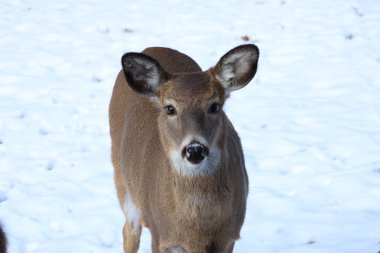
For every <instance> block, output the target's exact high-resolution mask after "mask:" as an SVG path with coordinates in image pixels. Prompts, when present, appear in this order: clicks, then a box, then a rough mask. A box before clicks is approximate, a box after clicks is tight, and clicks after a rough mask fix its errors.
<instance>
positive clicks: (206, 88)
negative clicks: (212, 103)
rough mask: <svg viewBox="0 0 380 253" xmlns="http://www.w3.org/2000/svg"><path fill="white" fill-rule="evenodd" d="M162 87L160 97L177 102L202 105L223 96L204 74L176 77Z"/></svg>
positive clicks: (213, 82)
mask: <svg viewBox="0 0 380 253" xmlns="http://www.w3.org/2000/svg"><path fill="white" fill-rule="evenodd" d="M164 86H165V87H163V89H162V93H161V97H162V98H163V99H170V100H175V101H178V102H185V103H186V102H193V103H202V102H208V101H209V100H210V99H214V98H217V97H219V98H221V97H222V96H223V91H222V89H221V87H220V85H218V84H217V83H216V82H215V80H213V79H212V78H211V77H210V76H209V75H208V74H207V73H204V72H201V73H194V74H185V75H178V76H176V77H174V78H173V79H172V80H170V81H169V82H168V83H167V84H166V85H164Z"/></svg>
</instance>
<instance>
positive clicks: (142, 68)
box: [121, 53, 169, 97]
mask: <svg viewBox="0 0 380 253" xmlns="http://www.w3.org/2000/svg"><path fill="white" fill-rule="evenodd" d="M121 65H122V66H123V71H124V75H125V78H126V79H127V82H128V84H129V86H130V87H131V88H132V89H133V90H135V91H136V92H138V93H140V94H142V95H145V96H150V97H152V96H157V93H158V90H159V88H160V86H161V85H162V84H164V83H165V82H166V81H167V80H168V76H169V74H168V73H167V72H166V71H165V70H164V69H163V68H162V67H161V65H160V64H159V63H158V61H156V60H155V59H153V58H152V57H150V56H147V55H145V54H141V53H126V54H125V55H123V57H122V58H121Z"/></svg>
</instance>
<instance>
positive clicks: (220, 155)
mask: <svg viewBox="0 0 380 253" xmlns="http://www.w3.org/2000/svg"><path fill="white" fill-rule="evenodd" d="M258 58H259V49H258V47H257V46H256V45H254V44H245V45H240V46H238V47H235V48H233V49H232V50H230V51H228V52H227V53H226V54H225V55H224V56H222V57H221V58H220V60H219V61H218V62H217V64H216V65H215V66H214V67H212V68H210V69H208V70H206V71H202V69H201V67H200V66H199V65H198V64H197V63H196V62H195V61H194V60H193V59H192V58H190V57H189V56H187V55H186V54H183V53H181V52H179V51H177V50H174V49H170V48H164V47H150V48H146V49H145V50H143V51H142V52H141V53H136V52H130V53H126V54H124V55H123V56H122V58H121V65H122V70H121V71H120V72H119V74H118V76H117V78H116V82H115V85H114V88H113V92H112V96H111V101H110V105H109V123H110V135H111V156H112V164H113V167H114V182H115V185H116V193H117V197H118V200H119V203H120V206H121V209H122V211H123V213H124V215H125V224H124V226H123V250H124V253H136V252H137V251H138V249H139V244H140V236H141V231H142V228H143V227H146V228H148V229H149V231H150V234H151V240H152V244H151V247H152V252H153V253H231V252H232V251H233V248H234V244H235V241H236V240H238V239H239V238H240V230H241V227H242V225H243V222H244V218H245V212H246V206H247V196H248V175H247V171H246V168H245V162H244V154H243V150H242V145H241V141H240V138H239V136H238V134H237V132H236V131H235V129H234V127H233V125H232V123H231V121H230V120H229V119H228V117H227V115H226V113H225V112H224V111H223V106H224V104H225V101H226V99H227V98H228V97H229V95H230V93H231V92H232V91H235V90H238V89H241V88H243V87H245V86H246V85H247V84H248V83H249V82H250V81H251V80H252V79H253V77H254V76H255V74H256V71H257V63H258Z"/></svg>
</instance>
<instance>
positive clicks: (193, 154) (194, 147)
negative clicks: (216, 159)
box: [183, 142, 208, 164]
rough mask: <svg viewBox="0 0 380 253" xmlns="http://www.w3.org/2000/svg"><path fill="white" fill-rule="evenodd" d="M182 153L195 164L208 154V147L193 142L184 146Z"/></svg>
mask: <svg viewBox="0 0 380 253" xmlns="http://www.w3.org/2000/svg"><path fill="white" fill-rule="evenodd" d="M183 154H184V156H185V157H186V159H187V160H188V161H189V162H191V163H194V164H197V163H200V162H202V160H203V159H204V158H205V157H206V156H207V155H208V148H207V147H206V146H204V145H202V144H200V143H199V142H193V143H191V144H189V145H188V146H186V147H185V149H184V150H183Z"/></svg>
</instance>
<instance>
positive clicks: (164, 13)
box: [0, 0, 380, 253]
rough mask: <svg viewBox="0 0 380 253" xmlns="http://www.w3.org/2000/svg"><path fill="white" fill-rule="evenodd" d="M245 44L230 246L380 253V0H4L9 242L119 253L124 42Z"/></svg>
mask: <svg viewBox="0 0 380 253" xmlns="http://www.w3.org/2000/svg"><path fill="white" fill-rule="evenodd" d="M244 36H245V37H244ZM246 42H249V43H255V44H257V45H258V46H259V47H260V49H261V58H260V61H259V69H258V73H257V76H256V78H255V79H254V81H252V82H251V84H250V85H249V86H248V87H246V88H244V89H243V90H240V91H237V92H235V93H234V94H233V95H232V97H231V98H230V100H229V101H228V103H227V106H226V112H227V114H228V115H229V116H230V119H231V120H232V121H233V122H234V124H235V127H236V129H237V130H238V132H239V134H240V136H241V139H242V143H243V146H244V151H245V156H246V165H247V169H248V172H249V176H250V195H249V202H248V210H247V217H246V222H245V224H244V227H243V229H242V233H241V236H242V238H241V240H240V241H239V242H238V243H237V244H236V247H235V252H240V253H243V252H244V253H251V252H289V253H290V252H291V253H305V252H318V253H336V252H344V253H377V252H378V251H379V250H380V2H379V1H378V0H366V1H362V0H356V1H355V0H341V1H330V0H320V1H314V0H308V1H295V0H268V1H264V0H254V1H237V0H228V1H217V0H214V1H204V0H195V1H180V0H168V1H148V0H141V1H127V0H112V1H95V0H82V1H78V0H64V1H49V0H41V1H33V0H2V1H0V221H1V223H2V224H3V226H4V228H5V230H6V231H7V234H8V237H9V243H10V250H9V252H10V253H24V252H25V253H26V252H28V253H32V252H38V253H52V252H54V253H60V252H62V253H67V252H93V253H96V252H99V253H100V252H102V253H103V252H122V237H121V229H122V225H123V222H124V221H123V215H122V213H121V210H120V208H119V206H118V202H117V200H116V194H115V190H114V185H113V170H112V166H111V162H110V139H109V134H108V118H107V110H108V103H109V99H110V95H111V91H112V88H113V84H114V80H115V77H116V75H117V73H118V71H119V70H120V57H121V55H122V54H123V53H125V52H128V51H141V50H143V49H144V48H145V47H148V46H166V47H172V48H175V49H178V50H180V51H182V52H184V53H186V54H188V55H190V56H191V57H193V58H194V59H195V60H196V61H197V62H198V63H199V64H200V65H201V66H202V68H203V69H206V68H208V67H210V66H212V65H214V64H215V63H216V62H217V60H218V59H219V58H220V57H221V56H222V55H223V54H224V53H226V52H227V51H228V50H229V49H231V48H233V47H235V46H237V45H239V44H243V43H246ZM139 252H150V237H149V232H148V231H147V230H144V232H143V237H142V241H141V246H140V251H139Z"/></svg>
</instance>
